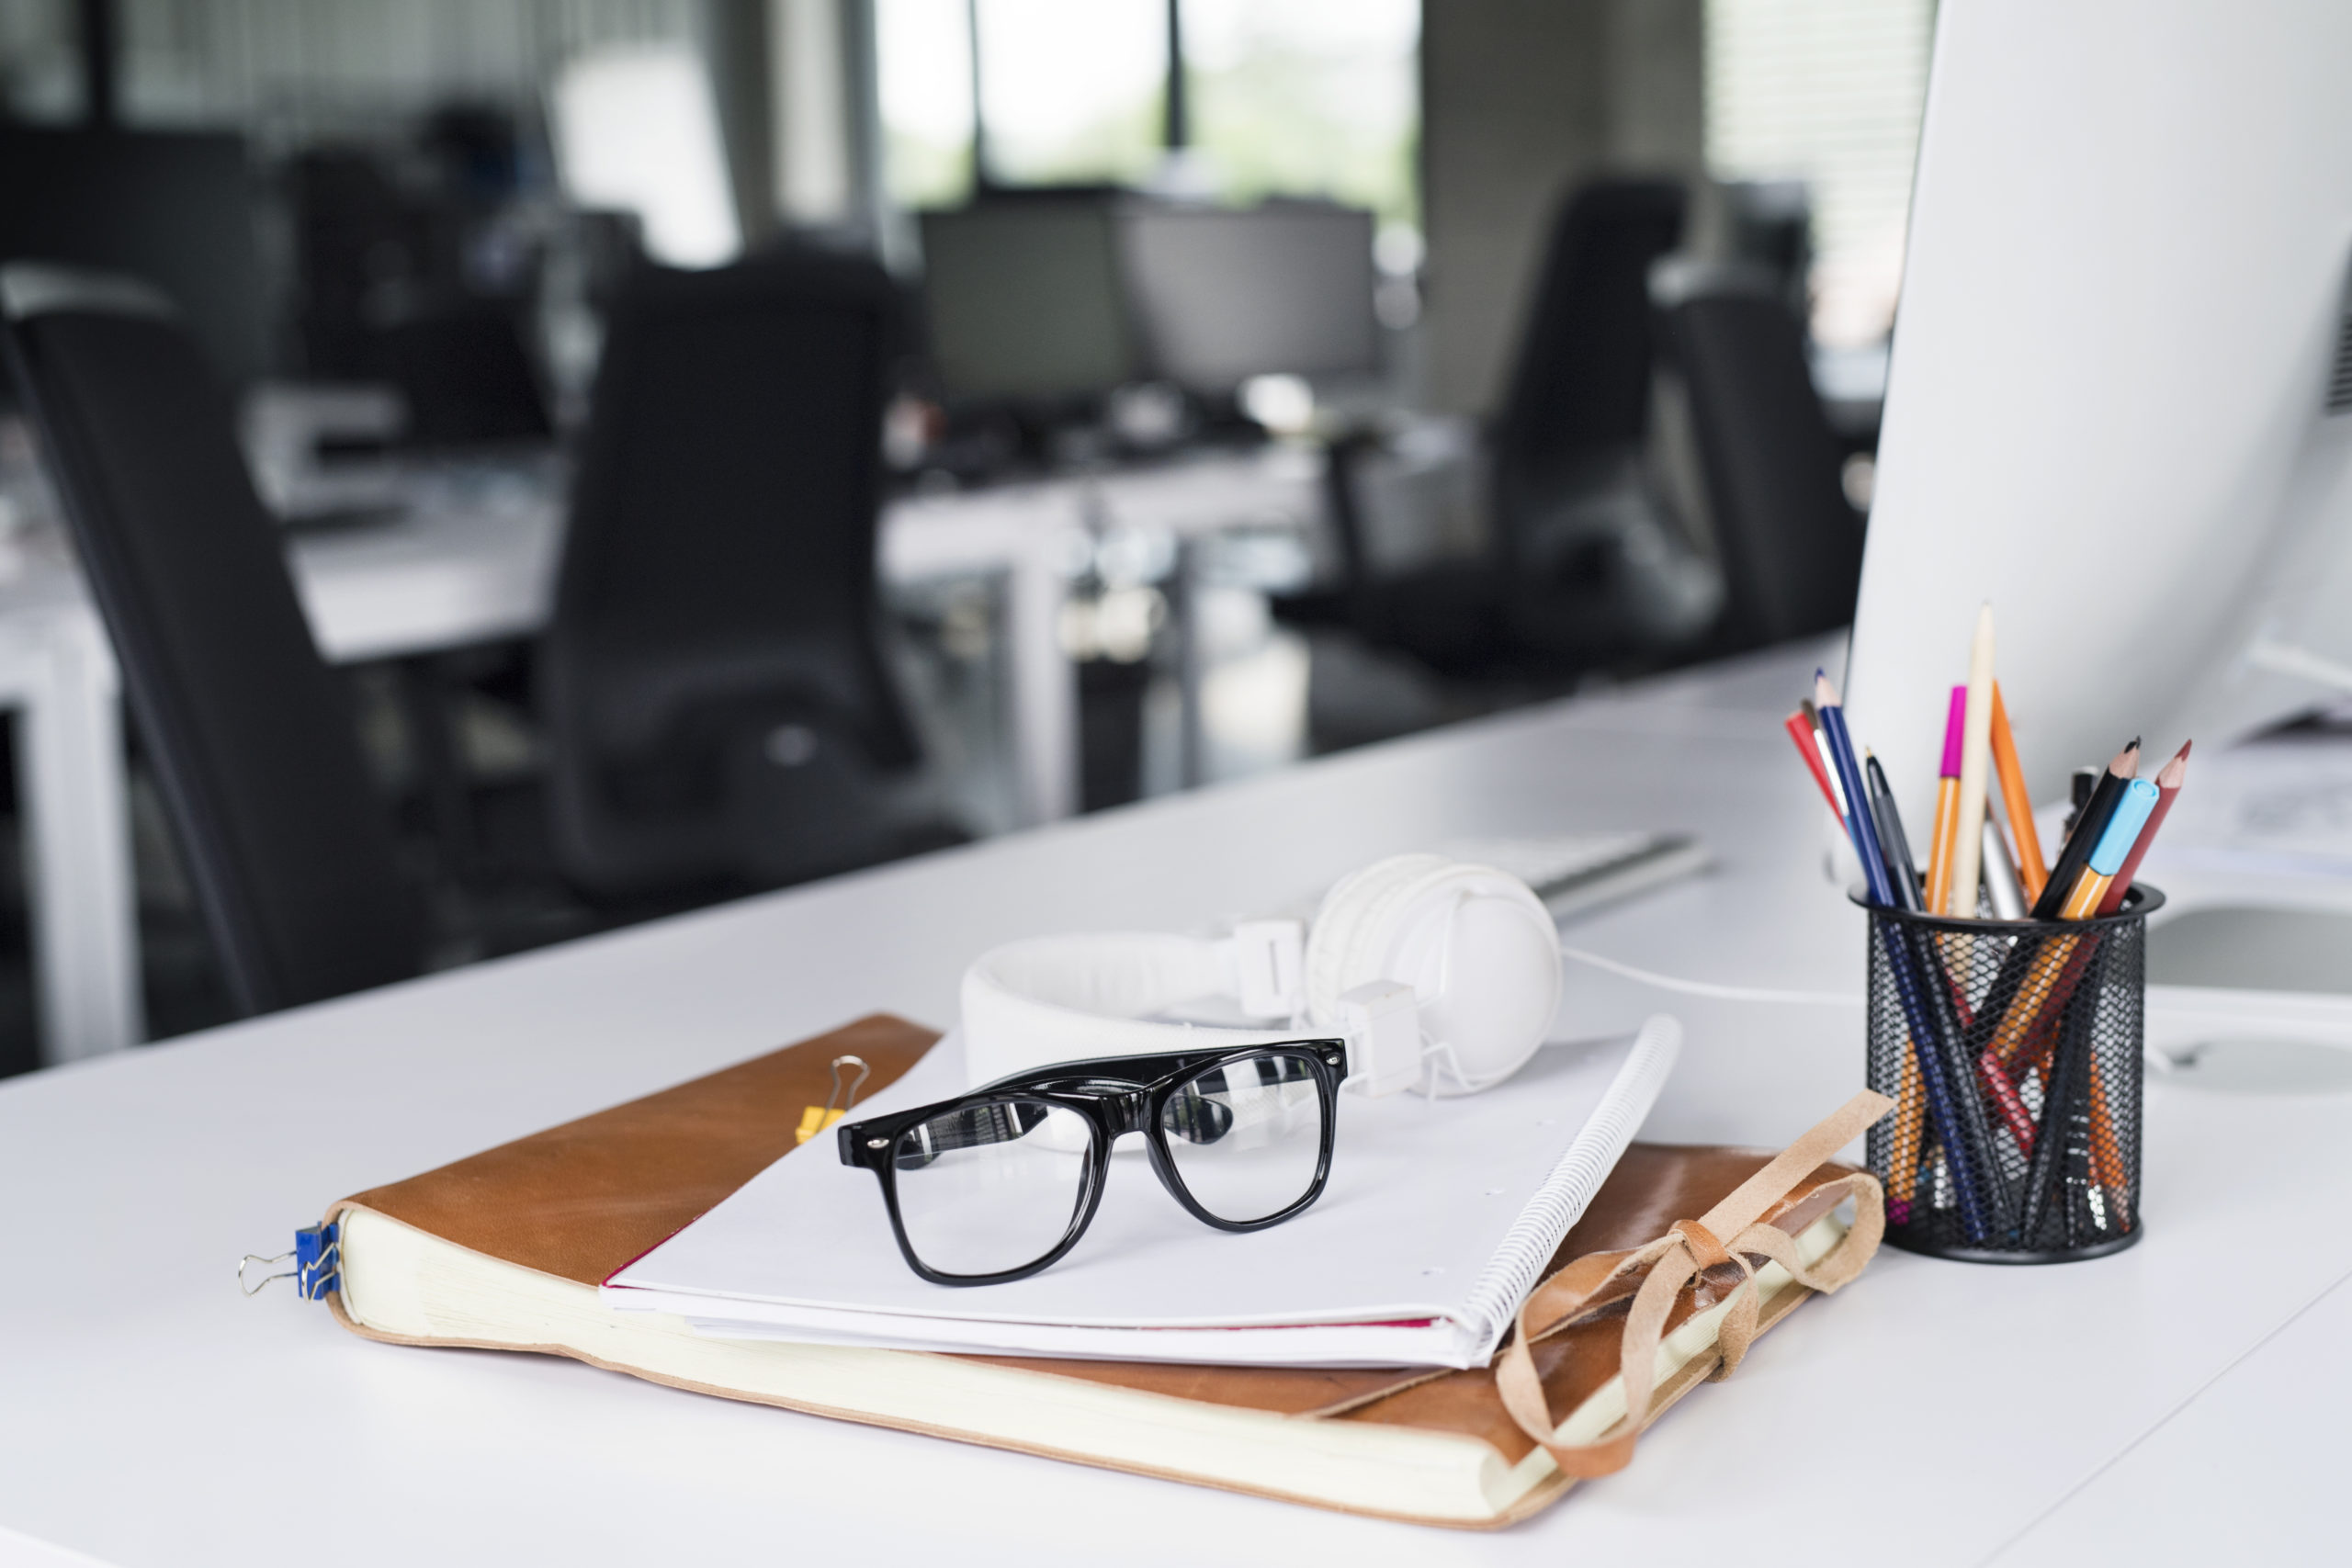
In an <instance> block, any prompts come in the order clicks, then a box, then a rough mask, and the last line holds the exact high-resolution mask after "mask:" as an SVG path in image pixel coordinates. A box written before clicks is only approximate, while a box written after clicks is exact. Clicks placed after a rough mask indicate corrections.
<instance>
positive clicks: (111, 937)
mask: <svg viewBox="0 0 2352 1568" xmlns="http://www.w3.org/2000/svg"><path fill="white" fill-rule="evenodd" d="M23 668H24V671H25V673H26V674H27V675H28V677H30V678H29V679H28V681H27V682H25V684H24V686H23V688H22V689H21V691H20V692H19V694H18V697H19V706H18V708H17V712H18V714H19V715H20V716H21V718H20V727H19V728H18V731H17V793H18V795H19V796H20V797H21V799H22V801H23V804H24V822H25V839H26V845H27V850H28V853H27V856H26V870H27V873H28V882H29V883H30V885H31V886H29V888H28V894H29V896H30V898H31V903H32V946H33V963H34V966H35V971H34V972H35V987H34V988H35V995H36V998H37V999H38V1006H39V1010H40V1034H41V1059H42V1060H43V1061H44V1062H46V1063H50V1064H52V1065H53V1064H56V1063H59V1062H70V1061H74V1060H77V1059H79V1058H81V1057H85V1056H96V1055H100V1054H102V1053H105V1052H107V1051H119V1050H121V1049H122V1048H123V1047H125V1046H128V1045H133V1044H136V1043H138V1042H139V1040H140V1039H141V1036H142V1034H143V1033H144V1032H145V1026H144V1021H143V1018H142V1013H143V1009H142V1007H141V1001H140V994H139V933H138V925H137V920H136V913H135V909H134V896H133V891H132V886H131V871H130V812H129V805H128V801H127V800H126V798H125V795H126V792H125V789H124V784H123V756H122V721H121V701H120V682H119V678H118V676H117V673H116V669H115V662H114V653H113V650H112V649H109V648H108V647H107V641H106V634H105V632H104V631H103V630H102V629H101V628H100V627H99V626H98V624H97V619H96V616H95V615H90V614H88V613H87V612H86V611H85V612H84V613H82V614H80V615H74V616H73V617H71V618H69V619H64V620H61V621H60V622H58V623H56V624H54V625H53V626H51V628H50V635H48V636H47V637H43V638H42V639H41V646H40V649H39V650H38V652H36V653H35V654H34V655H33V657H32V658H30V659H29V660H26V662H25V665H24V667H23Z"/></svg>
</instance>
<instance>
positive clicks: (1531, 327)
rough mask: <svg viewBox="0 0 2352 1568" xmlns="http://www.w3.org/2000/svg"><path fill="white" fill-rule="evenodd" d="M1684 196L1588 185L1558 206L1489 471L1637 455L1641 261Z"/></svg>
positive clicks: (1670, 241) (1653, 252) (1675, 236)
mask: <svg viewBox="0 0 2352 1568" xmlns="http://www.w3.org/2000/svg"><path fill="white" fill-rule="evenodd" d="M1688 205H1689V198H1688V197H1686V196H1685V195H1684V193H1683V189H1682V187H1681V186H1679V185H1675V184H1672V183H1670V182H1668V181H1663V180H1621V179H1607V180H1595V181H1593V182H1591V183H1590V184H1589V185H1585V186H1580V187H1578V188H1577V190H1575V191H1574V192H1572V193H1571V194H1570V195H1569V196H1568V197H1567V198H1566V200H1565V201H1563V202H1562V203H1561V204H1560V208H1559V211H1558V214H1557V215H1556V216H1555V219H1554V220H1553V223H1552V234H1551V239H1550V242H1549V243H1548V244H1547V245H1546V247H1545V249H1544V259H1543V263H1542V269H1541V271H1540V272H1539V273H1538V274H1537V276H1536V280H1535V290H1534V296H1533V302H1532V307H1531V308H1530V310H1529V311H1528V314H1527V324H1526V326H1525V328H1524V330H1523V331H1522V332H1521V334H1520V345H1519V357H1518V360H1517V361H1516V363H1515V364H1514V366H1513V367H1512V370H1511V375H1510V382H1509V384H1508V390H1507V391H1506V393H1505V396H1504V399H1503V403H1502V408H1501V410H1500V412H1499V413H1498V416H1497V418H1496V421H1495V429H1494V443H1495V460H1496V464H1497V467H1498V469H1502V470H1511V471H1517V472H1519V473H1521V474H1527V475H1540V474H1542V473H1544V472H1546V471H1549V470H1556V469H1559V468H1564V467H1573V466H1576V465H1577V464H1579V463H1583V462H1586V461H1588V460H1589V459H1592V458H1595V457H1613V456H1618V455H1622V454H1624V453H1627V452H1631V451H1635V450H1638V449H1639V447H1640V446H1641V444H1642V439H1643V437H1644V435H1645V434H1646V433H1647V431H1648V429H1649V404H1650V367H1651V359H1652V348H1653V341H1652V325H1651V311H1650V305H1649V293H1648V280H1649V270H1650V266H1651V265H1652V264H1653V263H1655V262H1656V261H1657V259H1658V258H1659V257H1660V256H1663V255H1665V254H1667V253H1668V251H1671V250H1672V249H1674V247H1675V246H1676V245H1677V244H1679V243H1681V239H1682V221H1683V213H1684V210H1685V209H1686V208H1687V206H1688Z"/></svg>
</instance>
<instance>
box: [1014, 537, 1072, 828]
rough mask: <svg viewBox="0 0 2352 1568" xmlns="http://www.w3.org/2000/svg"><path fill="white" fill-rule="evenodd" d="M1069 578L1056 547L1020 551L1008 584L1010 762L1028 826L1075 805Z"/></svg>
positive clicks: (1062, 815)
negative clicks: (1065, 635) (1066, 638)
mask: <svg viewBox="0 0 2352 1568" xmlns="http://www.w3.org/2000/svg"><path fill="white" fill-rule="evenodd" d="M1067 596H1068V583H1067V581H1066V580H1065V577H1064V573H1063V571H1062V568H1061V562H1060V560H1059V558H1058V552H1057V551H1055V550H1052V549H1049V548H1046V547H1043V546H1042V544H1041V545H1040V546H1038V547H1032V548H1030V549H1027V550H1024V551H1023V552H1022V554H1021V556H1020V557H1019V558H1017V559H1016V560H1015V561H1014V562H1013V564H1012V572H1011V574H1010V581H1009V582H1008V583H1007V592H1006V601H1007V603H1006V605H1005V641H1006V642H1007V644H1008V645H1009V651H1010V655H1011V664H1012V745H1013V765H1014V769H1015V774H1016V777H1017V779H1018V783H1019V790H1020V800H1021V816H1022V822H1023V826H1027V827H1035V826H1036V825H1038V824H1040V823H1045V822H1057V821H1059V820H1061V819H1062V818H1065V817H1069V816H1072V815H1074V814H1076V812H1077V810H1078V671H1077V670H1076V669H1075V668H1074V667H1073V666H1072V665H1071V663H1070V661H1069V655H1068V654H1066V653H1064V652H1063V651H1062V637H1061V615H1062V604H1063V602H1064V600H1065V599H1066V598H1067Z"/></svg>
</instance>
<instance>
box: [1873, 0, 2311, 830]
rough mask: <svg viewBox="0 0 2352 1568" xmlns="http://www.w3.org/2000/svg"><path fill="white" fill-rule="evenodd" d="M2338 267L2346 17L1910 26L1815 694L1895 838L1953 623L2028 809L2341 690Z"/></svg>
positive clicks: (2193, 4) (2218, 14)
mask: <svg viewBox="0 0 2352 1568" xmlns="http://www.w3.org/2000/svg"><path fill="white" fill-rule="evenodd" d="M2347 272H2352V4H2346V3H2345V0H2245V3H2242V4H2236V5H2215V4H2212V3H2211V0H2068V3H2066V4H2064V5H2055V6H2053V5H2051V4H2049V3H2048V0H1966V3H1965V4H1956V5H1947V6H1943V7H1941V9H1940V14H1939V19H1938V25H1937V33H1936V42H1935V57H1934V62H1933V66H1932V70H1931V73H1930V78H1929V85H1928V105H1927V115H1926V120H1925V125H1924V129H1923V132H1922V135H1921V139H1920V147H1919V162H1918V173H1917V178H1916V182H1915V185H1914V187H1913V195H1912V205H1911V232H1910V245H1909V251H1908V255H1907V258H1906V261H1905V267H1904V277H1903V294H1902V303H1901V308H1900V310H1899V312H1898V315H1897V320H1896V324H1895V331H1894V354H1893V367H1892V371H1891V374H1890V378H1889V382H1888V389H1887V402H1886V414H1885V422H1884V425H1883V435H1882V439H1881V444H1880V447H1879V470H1878V487H1877V488H1878V494H1877V500H1876V503H1875V505H1874V506H1873V507H1872V509H1871V522H1870V537H1869V546H1868V549H1867V553H1866V556H1865V558H1864V562H1863V567H1862V582H1861V596H1860V605H1859V608H1858V611H1857V615H1856V617H1855V625H1854V637H1853V644H1852V652H1851V656H1850V660H1849V670H1848V683H1847V690H1846V695H1847V699H1848V704H1849V708H1850V710H1851V717H1852V722H1853V726H1854V730H1855V734H1856V736H1857V737H1858V738H1859V739H1864V740H1866V741H1867V742H1868V743H1869V744H1870V745H1871V746H1872V747H1874V748H1875V749H1876V750H1877V751H1878V753H1879V755H1880V757H1881V758H1882V759H1883V761H1885V763H1886V764H1887V767H1888V770H1889V772H1890V773H1891V774H1892V775H1893V776H1894V779H1895V780H1896V781H1898V789H1899V790H1900V791H1901V793H1902V798H1903V805H1904V807H1905V810H1906V812H1913V813H1924V812H1925V811H1926V810H1927V809H1928V805H1927V803H1928V797H1929V792H1930V791H1931V790H1932V788H1933V781H1934V777H1935V773H1936V765H1937V761H1938V755H1939V748H1940V742H1941V737H1942V731H1943V725H1944V711H1945V703H1944V694H1945V693H1946V692H1947V691H1948V689H1949V688H1950V687H1951V685H1952V684H1954V683H1956V682H1960V681H1962V680H1963V679H1964V678H1965V676H1966V671H1967V660H1968V648H1969V638H1970V633H1971V630H1972V628H1973V623H1974V619H1975V615H1976V607H1977V604H1978V603H1979V602H1980V601H1984V600H1990V601H1992V603H1993V604H1994V607H1995V612H1996V618H1997V624H1998V628H1999V635H1998V644H1999V652H1998V667H1999V671H2000V677H2001V685H2002V690H2003V694H2004V696H2005V698H2006V700H2007V707H2008V709H2009V713H2010V716H2011V719H2012V722H2013V724H2014V726H2015V728H2016V733H2017V738H2018V750H2019V751H2020V753H2021V755H2022V757H2023V760H2024V761H2025V764H2026V767H2027V771H2028V773H2029V776H2030V784H2031V787H2032V789H2033V793H2034V795H2035V797H2036V799H2037V800H2041V801H2043V802H2045V803H2046V802H2047V801H2049V800H2051V799H2052V798H2054V797H2056V796H2059V795H2063V793H2064V778H2065V775H2066V773H2067V772H2068V771H2069V770H2070V769H2073V768H2075V767H2076V766H2078V765H2083V764H2089V763H2096V762H2098V761H2103V760H2104V759H2105V758H2107V757H2109V755H2111V754H2112V753H2113V752H2114V751H2115V750H2116V749H2117V748H2118V747H2119V746H2120V745H2121V744H2122V743H2123V742H2124V741H2126V740H2128V739H2131V736H2132V735H2133V733H2135V732H2144V734H2145V737H2146V741H2147V746H2148V751H2149V753H2150V754H2151V755H2153V756H2155V757H2158V758H2161V757H2162V756H2164V755H2165V754H2166V753H2167V752H2168V751H2170V750H2171V749H2172V748H2173V747H2175V746H2176V745H2177V744H2178V743H2179V741H2180V740H2181V739H2184V738H2188V737H2191V736H2193V737H2194V738H2195V739H2198V740H2199V741H2200V742H2219V741H2224V740H2227V739H2232V738H2233V737H2236V736H2239V735H2243V734H2245V733H2246V732H2248V731H2250V730H2253V729H2255V728H2259V727H2262V726H2264V725H2267V724H2268V723H2270V722H2272V721H2274V720H2276V719H2278V718H2279V717H2281V716H2287V715H2290V714H2292V713H2294V712H2297V711H2299V710H2301V709H2305V708H2308V707H2310V706H2312V705H2316V704H2318V703H2321V702H2324V701H2326V700H2328V699H2329V698H2330V697H2332V696H2335V695H2340V693H2338V692H2336V691H2335V689H2334V687H2333V685H2332V683H2331V680H2330V679H2329V677H2328V671H2329V670H2330V669H2331V667H2333V668H2335V669H2336V670H2338V671H2342V672H2344V673H2346V674H2352V315H2347V310H2348V309H2352V292H2348V291H2347ZM1915 819H1918V818H1915Z"/></svg>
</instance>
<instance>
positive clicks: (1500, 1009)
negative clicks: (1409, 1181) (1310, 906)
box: [1305, 854, 1560, 1090]
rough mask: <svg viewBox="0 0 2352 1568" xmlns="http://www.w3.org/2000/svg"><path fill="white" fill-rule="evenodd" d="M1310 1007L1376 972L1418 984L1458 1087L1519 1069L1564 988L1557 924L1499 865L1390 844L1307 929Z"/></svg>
mask: <svg viewBox="0 0 2352 1568" xmlns="http://www.w3.org/2000/svg"><path fill="white" fill-rule="evenodd" d="M1305 967H1306V1002H1307V1012H1308V1016H1309V1017H1311V1018H1312V1019H1313V1020H1314V1021H1315V1022H1316V1024H1317V1027H1320V1028H1327V1029H1328V1028H1337V1027H1338V1026H1339V1024H1340V997H1342V996H1343V995H1345V994H1346V993H1347V992H1349V991H1350V990H1352V989H1353V988H1355V987H1358V986H1362V985H1364V984H1366V983H1368V982H1370V981H1374V980H1394V981H1398V982H1401V983H1403V984H1406V985H1408V986H1411V987H1413V991H1414V995H1415V998H1416V1000H1417V1004H1418V1007H1419V1018H1420V1023H1421V1027H1422V1029H1423V1031H1424V1032H1431V1031H1434V1032H1435V1036H1436V1037H1437V1038H1439V1039H1442V1040H1443V1041H1444V1042H1445V1043H1446V1044H1447V1045H1448V1046H1450V1047H1452V1050H1453V1057H1452V1071H1453V1073H1455V1074H1456V1075H1457V1080H1458V1083H1459V1087H1460V1088H1461V1089H1465V1090H1468V1089H1479V1088H1483V1087H1485V1086H1486V1085H1487V1084H1490V1083H1498V1082H1500V1081H1501V1080H1502V1079H1503V1078H1506V1077H1510V1075H1511V1074H1512V1073H1514V1072H1516V1071H1517V1070H1518V1069H1519V1067H1520V1066H1521V1065H1522V1064H1523V1063H1524V1062H1525V1061H1526V1060H1527V1058H1528V1057H1529V1056H1531V1055H1533V1054H1534V1052H1535V1050H1536V1048H1537V1047H1538V1046H1540V1045H1542V1044H1543V1043H1544V1032H1545V1031H1546V1030H1547V1029H1548V1028H1549V1026H1550V1024H1551V1021H1552V1016H1553V1013H1554V1011H1555V1010H1556V1009H1557V1007H1558V1005H1559V999H1560V960H1559V935H1558V932H1557V931H1556V929H1555V927H1554V926H1553V923H1552V917H1551V913H1550V912H1549V911H1548V910H1546V909H1545V908H1544V904H1543V900H1541V899H1539V898H1538V897H1536V896H1535V894H1534V892H1533V891H1532V889H1531V888H1529V887H1528V886H1527V885H1526V884H1525V883H1523V882H1521V881H1520V880H1519V879H1518V878H1516V877H1514V876H1511V875H1510V874H1507V873H1504V872H1500V871H1497V870H1495V869H1494V868H1493V867H1491V866H1483V865H1475V864H1471V863H1466V862H1455V861H1449V860H1446V859H1445V858H1444V857H1443V856H1442V855H1433V854H1407V855H1392V856H1390V857H1389V858H1388V859H1386V860H1384V861H1375V862H1374V863H1372V864H1371V865H1368V866H1365V867H1364V868H1363V870H1361V871H1358V872H1355V873H1354V874H1351V875H1349V876H1346V877H1343V878H1342V879H1341V880H1340V882H1339V883H1338V884H1337V885H1336V886H1333V887H1332V889H1331V891H1330V892H1329V893H1328V894H1327V895H1325V896H1324V899H1323V907H1322V908H1321V909H1319V910H1318V911H1317V914H1316V917H1315V929H1314V931H1312V932H1311V933H1310V934H1309V935H1308V937H1307V943H1306V964H1305Z"/></svg>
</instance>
